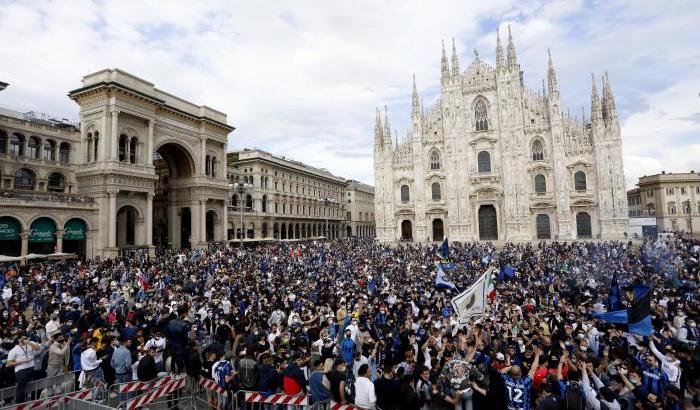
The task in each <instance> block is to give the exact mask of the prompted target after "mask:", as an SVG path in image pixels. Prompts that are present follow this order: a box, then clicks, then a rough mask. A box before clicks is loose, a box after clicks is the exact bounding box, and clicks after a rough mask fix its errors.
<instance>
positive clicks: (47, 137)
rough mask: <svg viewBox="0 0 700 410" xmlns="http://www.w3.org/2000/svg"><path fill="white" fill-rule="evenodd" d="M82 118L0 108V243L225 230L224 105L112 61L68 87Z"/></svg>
mask: <svg viewBox="0 0 700 410" xmlns="http://www.w3.org/2000/svg"><path fill="white" fill-rule="evenodd" d="M69 97H70V98H71V99H72V100H74V101H75V102H76V103H77V104H78V106H79V115H80V122H79V124H70V123H68V122H66V121H56V120H47V119H44V118H40V117H37V116H36V115H32V113H24V114H22V113H16V112H12V111H9V110H5V111H2V112H0V171H1V172H2V174H1V176H0V179H1V180H2V194H1V195H0V204H1V205H2V207H0V254H6V255H22V256H24V255H26V254H27V253H31V252H32V251H36V252H37V253H41V254H46V253H52V252H53V251H59V252H60V251H68V250H69V251H73V252H78V253H81V254H84V255H86V256H87V257H95V256H100V257H110V256H115V255H117V254H119V253H120V252H122V251H128V250H132V249H135V248H140V249H147V250H149V251H151V250H152V249H154V247H156V246H163V247H174V248H180V247H202V246H206V244H207V242H211V241H221V240H225V239H226V235H227V232H226V228H227V224H226V223H225V222H224V221H227V220H228V215H227V214H228V206H227V205H228V200H229V197H230V194H229V187H228V180H227V179H226V161H225V153H226V144H227V137H228V134H229V133H230V132H231V131H233V127H231V126H229V125H228V124H227V123H226V115H225V114H224V113H221V112H219V111H216V110H214V109H211V108H209V107H207V106H200V105H195V104H192V103H190V102H188V101H185V100H183V99H181V98H178V97H176V96H174V95H172V94H169V93H166V92H163V91H161V90H159V89H157V88H156V87H155V86H154V85H153V84H152V83H150V82H148V81H145V80H143V79H140V78H138V77H136V76H134V75H131V74H129V73H126V72H124V71H121V70H118V69H110V70H102V71H99V72H96V73H93V74H90V75H87V76H85V77H84V78H83V80H82V87H80V88H79V89H76V90H73V91H71V92H70V93H69Z"/></svg>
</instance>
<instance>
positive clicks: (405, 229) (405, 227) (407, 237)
mask: <svg viewBox="0 0 700 410" xmlns="http://www.w3.org/2000/svg"><path fill="white" fill-rule="evenodd" d="M401 240H403V241H412V240H413V224H412V223H411V221H408V220H406V221H402V222H401Z"/></svg>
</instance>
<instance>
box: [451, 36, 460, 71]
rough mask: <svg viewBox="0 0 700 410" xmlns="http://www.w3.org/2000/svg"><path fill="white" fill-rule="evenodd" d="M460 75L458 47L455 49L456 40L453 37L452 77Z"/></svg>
mask: <svg viewBox="0 0 700 410" xmlns="http://www.w3.org/2000/svg"><path fill="white" fill-rule="evenodd" d="M458 75H459V58H457V47H455V38H454V37H452V76H453V77H457V76H458Z"/></svg>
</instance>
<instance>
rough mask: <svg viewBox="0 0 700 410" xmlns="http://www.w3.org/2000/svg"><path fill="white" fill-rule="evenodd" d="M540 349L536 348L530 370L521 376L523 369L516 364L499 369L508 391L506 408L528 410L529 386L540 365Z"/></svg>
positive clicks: (509, 409)
mask: <svg viewBox="0 0 700 410" xmlns="http://www.w3.org/2000/svg"><path fill="white" fill-rule="evenodd" d="M542 354H543V353H542V349H540V348H538V349H537V353H536V354H535V359H534V360H533V361H532V365H531V366H530V371H529V372H528V374H527V375H526V376H525V377H523V371H522V369H521V368H520V366H518V365H511V364H510V360H509V361H508V365H507V366H506V367H504V368H502V369H501V374H502V375H503V381H504V382H505V385H506V390H507V391H508V410H530V388H531V387H532V378H533V377H535V371H536V370H537V368H538V367H539V365H540V356H541V355H542Z"/></svg>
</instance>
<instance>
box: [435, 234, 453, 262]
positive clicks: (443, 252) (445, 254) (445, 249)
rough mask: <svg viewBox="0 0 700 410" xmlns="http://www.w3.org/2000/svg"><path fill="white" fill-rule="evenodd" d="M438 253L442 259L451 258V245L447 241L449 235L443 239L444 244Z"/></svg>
mask: <svg viewBox="0 0 700 410" xmlns="http://www.w3.org/2000/svg"><path fill="white" fill-rule="evenodd" d="M438 254H439V255H440V258H441V259H449V258H450V245H448V243H447V237H445V239H444V240H443V241H442V245H440V247H439V248H438Z"/></svg>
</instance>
